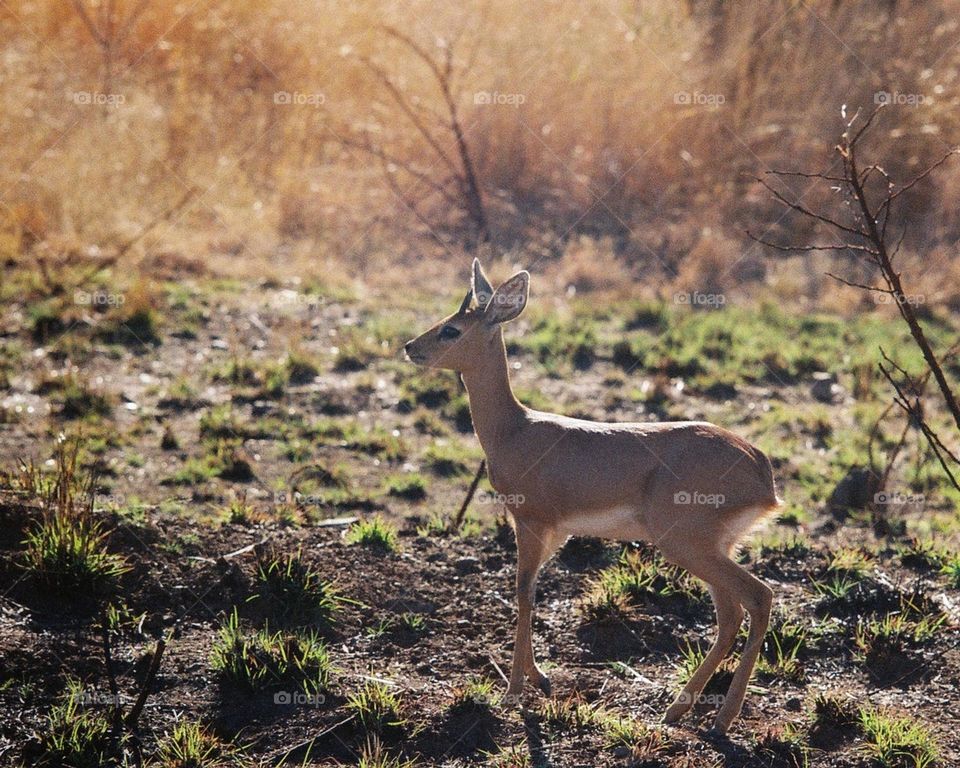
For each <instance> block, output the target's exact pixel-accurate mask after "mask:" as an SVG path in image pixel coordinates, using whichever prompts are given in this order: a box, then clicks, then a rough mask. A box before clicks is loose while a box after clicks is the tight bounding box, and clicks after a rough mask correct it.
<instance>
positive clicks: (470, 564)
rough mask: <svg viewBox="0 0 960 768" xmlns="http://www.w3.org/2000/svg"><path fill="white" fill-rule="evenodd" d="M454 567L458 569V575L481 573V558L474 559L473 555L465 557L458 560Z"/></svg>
mask: <svg viewBox="0 0 960 768" xmlns="http://www.w3.org/2000/svg"><path fill="white" fill-rule="evenodd" d="M454 566H455V567H456V569H457V573H479V572H480V560H479V558H476V557H473V556H472V555H465V556H463V557H460V558H457V562H456V563H454Z"/></svg>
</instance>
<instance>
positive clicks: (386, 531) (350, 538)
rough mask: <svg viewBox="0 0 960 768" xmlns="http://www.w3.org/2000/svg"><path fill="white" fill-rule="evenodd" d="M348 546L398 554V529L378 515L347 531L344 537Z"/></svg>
mask: <svg viewBox="0 0 960 768" xmlns="http://www.w3.org/2000/svg"><path fill="white" fill-rule="evenodd" d="M344 538H345V540H346V542H347V543H348V544H357V545H359V546H362V547H369V548H370V549H373V550H376V551H378V552H396V551H397V549H398V547H399V545H398V542H397V529H396V528H395V527H394V526H393V524H391V523H388V522H387V521H386V520H384V519H383V518H382V517H380V516H379V515H377V516H376V517H372V518H370V519H369V520H359V521H357V522H356V523H354V524H353V525H351V526H350V528H348V529H347V532H346V536H345V537H344Z"/></svg>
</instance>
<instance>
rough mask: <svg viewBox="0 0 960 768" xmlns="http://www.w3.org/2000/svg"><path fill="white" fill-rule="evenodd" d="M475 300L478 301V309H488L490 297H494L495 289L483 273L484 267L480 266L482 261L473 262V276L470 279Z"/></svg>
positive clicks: (475, 260)
mask: <svg viewBox="0 0 960 768" xmlns="http://www.w3.org/2000/svg"><path fill="white" fill-rule="evenodd" d="M470 285H471V290H472V291H473V298H475V299H476V300H477V307H479V308H480V309H486V307H487V304H489V303H490V297H491V296H493V287H492V286H491V285H490V281H489V280H487V276H486V275H485V274H484V273H483V267H481V266H480V259H474V260H473V275H472V277H471V279H470Z"/></svg>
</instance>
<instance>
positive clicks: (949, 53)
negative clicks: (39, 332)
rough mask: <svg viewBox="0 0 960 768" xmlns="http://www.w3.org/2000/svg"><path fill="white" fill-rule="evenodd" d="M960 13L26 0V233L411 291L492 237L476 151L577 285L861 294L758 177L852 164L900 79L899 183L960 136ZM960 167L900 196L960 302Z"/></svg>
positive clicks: (488, 176) (22, 141)
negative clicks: (408, 285)
mask: <svg viewBox="0 0 960 768" xmlns="http://www.w3.org/2000/svg"><path fill="white" fill-rule="evenodd" d="M958 11H960V3H957V2H952V1H951V0H914V1H912V2H910V1H906V0H901V1H899V2H898V1H897V0H887V1H886V2H882V3H877V2H868V1H867V0H862V1H861V0H850V1H849V2H843V3H841V2H837V1H836V0H810V2H804V3H797V2H787V1H786V0H773V1H772V2H744V3H722V2H719V0H687V2H673V1H672V0H669V1H668V0H651V1H649V2H626V1H613V2H604V3H599V4H596V5H592V6H591V7H589V8H587V7H584V6H582V5H580V4H570V3H563V2H546V3H544V4H542V6H538V7H536V8H533V7H527V6H523V5H521V4H517V3H513V2H507V1H506V0H486V1H484V2H470V3H467V4H462V5H461V4H456V5H447V4H436V3H429V2H420V1H415V2H406V3H393V2H380V1H378V0H363V2H356V3H350V4H344V3H336V2H324V1H323V0H316V1H315V2H310V3H304V2H299V1H297V2H294V0H271V2H266V1H265V0H249V1H247V2H241V1H240V0H213V1H211V2H199V3H183V2H170V1H169V0H160V1H158V2H141V1H140V0H100V2H98V3H90V2H80V3H75V2H51V0H10V2H6V3H4V4H3V5H2V6H0V23H2V26H3V29H4V46H3V56H2V58H0V71H2V78H0V107H2V110H0V126H2V133H3V137H4V140H3V142H2V147H0V191H2V194H0V200H2V203H0V225H2V230H3V237H2V246H0V248H2V251H0V253H2V256H3V258H4V259H6V260H7V261H8V262H9V261H16V260H24V259H30V258H35V257H36V256H37V255H38V254H39V255H40V256H42V257H43V258H45V259H47V260H50V261H52V262H53V263H56V261H57V260H58V259H59V260H70V259H73V260H77V259H83V258H91V259H97V258H100V257H103V256H105V255H109V254H110V253H112V252H113V253H115V252H117V251H119V250H122V251H123V254H124V257H125V258H129V259H131V260H132V261H133V262H134V263H136V264H137V266H138V268H139V269H142V270H144V271H147V272H156V273H159V274H161V275H163V274H166V275H178V274H179V275H182V274H188V273H191V272H197V273H199V272H205V271H212V272H214V273H216V272H217V271H218V270H220V271H223V270H227V269H229V271H230V272H231V274H237V270H241V272H246V273H250V274H255V275H265V274H266V275H271V274H275V273H290V272H294V273H302V274H310V275H322V274H326V275H328V276H329V275H344V274H346V275H349V276H350V277H351V278H359V279H360V280H361V281H362V282H365V283H382V284H383V285H384V286H386V287H389V286H391V285H395V284H397V283H400V282H403V281H404V280H407V279H409V275H410V270H411V269H413V270H416V269H421V270H423V274H430V275H436V274H437V272H436V270H437V269H441V270H442V269H444V268H450V269H451V272H452V271H453V270H455V271H457V272H461V271H462V267H463V264H464V261H465V256H461V254H463V251H464V250H465V248H466V247H467V246H469V245H471V244H472V243H473V242H475V240H476V237H475V235H476V233H475V232H472V231H471V230H472V229H475V227H474V224H475V221H472V220H471V211H470V210H469V206H468V205H463V204H461V203H462V201H463V199H464V198H463V182H464V176H465V168H464V165H463V162H462V161H463V160H464V159H468V160H469V163H470V166H471V167H470V171H469V174H471V175H472V176H473V177H474V179H473V182H475V188H476V191H477V193H478V195H479V199H480V200H481V202H482V205H483V208H484V213H485V217H486V222H485V223H486V227H487V229H488V230H489V236H490V246H487V247H491V248H492V249H493V252H494V253H496V254H503V253H506V254H508V256H509V258H510V259H511V260H512V261H514V262H516V263H523V264H530V263H532V262H536V263H537V265H538V267H537V269H538V270H539V271H541V272H546V273H547V274H548V275H551V276H552V277H553V279H554V280H555V282H554V283H553V284H554V285H555V286H556V287H557V288H558V289H568V288H569V287H570V286H573V287H575V288H577V289H579V290H589V289H597V288H601V289H606V288H612V289H618V288H621V287H622V288H626V289H628V290H630V291H632V292H636V291H637V290H638V285H640V286H644V287H646V288H649V287H650V286H663V285H671V286H673V285H678V286H680V287H681V288H686V289H691V288H698V289H700V290H706V291H711V290H712V291H726V292H731V291H733V292H734V293H735V292H736V291H738V290H745V291H748V292H749V291H752V290H754V289H759V286H761V285H763V286H765V289H770V290H773V291H775V292H776V293H777V294H778V295H779V296H782V297H786V298H788V299H792V300H796V301H798V302H803V303H806V302H811V303H819V304H828V305H829V308H831V309H843V310H846V311H849V310H850V309H851V308H856V307H857V306H859V305H860V304H861V303H862V302H869V301H870V297H869V296H866V297H864V296H862V295H860V294H859V293H857V292H855V291H851V290H848V289H844V288H842V287H839V286H836V285H834V284H833V283H832V281H830V280H829V279H828V278H825V277H824V276H823V272H824V271H825V269H827V268H829V267H830V261H831V260H828V259H827V256H826V255H825V254H806V255H804V256H803V257H802V258H797V259H791V260H789V262H788V263H787V264H786V265H785V264H783V262H782V260H777V261H776V262H774V260H772V259H771V258H770V254H769V253H764V249H763V247H762V246H760V245H758V244H756V243H754V242H752V241H750V240H749V239H748V238H747V237H746V235H745V231H746V230H747V229H750V230H751V231H756V232H758V233H762V234H765V235H766V237H768V238H770V239H773V240H776V239H779V238H782V239H784V240H788V239H792V240H797V239H801V240H803V239H805V238H807V237H809V236H811V235H812V234H813V233H812V232H810V231H809V228H810V225H809V224H807V223H804V222H800V221H797V220H796V219H795V218H793V217H791V216H785V210H784V208H783V207H782V206H781V205H780V204H779V203H777V202H776V201H775V200H773V199H772V198H771V197H770V196H769V195H768V194H767V193H766V192H765V191H764V190H763V189H762V188H760V186H759V185H758V184H757V183H756V181H755V179H756V177H758V176H761V175H762V174H763V173H764V172H765V171H767V170H769V169H782V168H788V169H804V170H808V171H809V170H824V171H825V170H828V169H829V168H830V167H831V164H832V163H834V162H835V160H836V158H835V156H834V154H833V152H832V148H833V144H834V142H835V140H836V136H837V134H838V133H839V131H840V130H841V128H842V125H843V122H844V121H842V120H841V108H842V106H843V105H846V112H847V114H848V115H850V114H852V113H853V112H854V111H855V110H856V109H857V108H865V109H872V108H873V106H874V104H875V103H876V102H877V101H878V100H883V99H887V100H888V101H890V108H889V109H888V110H886V114H885V115H884V117H883V120H882V121H881V125H880V126H879V129H878V130H876V131H874V132H873V134H872V136H871V137H870V141H869V146H868V149H869V153H870V154H871V155H872V156H873V159H874V160H876V161H878V162H881V163H882V164H883V166H884V167H885V169H886V170H887V171H888V173H890V174H891V176H892V177H893V178H894V179H898V180H905V179H907V178H909V177H910V176H911V175H912V174H913V173H915V172H917V171H919V170H920V169H922V168H923V167H925V166H926V165H927V164H929V163H930V162H932V161H934V160H936V159H937V158H938V157H940V156H941V155H942V154H943V153H944V152H945V150H946V149H947V148H949V147H950V146H953V145H955V144H956V137H957V128H958V121H960V110H958V109H957V106H958V99H960V92H958V63H960V46H957V45H956V42H957V27H958V18H960V15H958ZM432 65H437V66H438V67H439V71H438V72H435V71H433V70H431V66H432ZM447 65H449V70H447V69H445V67H446V66H447ZM451 115H454V116H455V117H456V126H454V127H455V128H456V129H457V130H451V120H450V118H451ZM461 138H462V141H463V145H462V146H459V147H458V144H457V141H458V139H461ZM450 177H453V178H452V179H451V178H450ZM776 183H778V184H780V185H781V186H780V189H781V190H782V191H783V193H784V194H785V195H786V196H787V197H788V198H790V199H791V200H800V199H802V200H803V201H804V204H807V205H810V206H816V205H818V204H825V205H827V206H831V205H840V204H841V201H840V200H839V199H837V200H831V199H830V195H831V190H830V189H829V188H827V187H824V186H822V185H816V184H814V183H813V181H812V180H811V179H807V178H803V177H796V178H794V179H792V180H790V181H789V187H788V186H787V183H785V182H783V181H778V182H776ZM958 190H960V164H956V163H954V164H952V165H950V164H948V165H947V166H945V167H944V168H942V169H940V171H939V172H938V173H936V174H935V175H933V176H931V177H929V178H928V179H925V180H924V182H923V183H921V184H918V185H917V186H916V187H915V188H914V189H912V190H911V193H910V194H909V196H908V197H907V199H905V201H904V203H905V205H904V208H903V210H902V217H903V218H904V219H905V220H909V221H910V225H911V226H910V229H909V230H908V233H907V239H906V242H905V249H906V251H905V255H904V257H903V258H904V262H903V263H904V268H905V269H906V270H908V271H909V270H910V265H914V266H920V268H919V269H916V268H915V269H913V272H914V273H915V274H916V280H917V281H919V283H920V284H916V283H914V285H913V289H914V290H915V291H917V292H927V293H929V294H930V295H931V296H933V297H935V298H936V299H937V300H939V301H942V302H946V303H947V305H948V306H951V308H954V309H956V308H960V289H958V288H957V286H960V280H958V279H957V277H960V275H958V268H957V267H956V260H955V259H954V258H952V248H953V243H954V242H955V241H956V239H957V237H958V230H960V215H958V208H957V206H956V199H957V192H958ZM145 227H149V228H150V229H149V232H148V233H146V234H144V228H145ZM140 235H143V236H140ZM134 240H135V242H133V243H131V241H134ZM836 258H839V259H843V258H846V257H845V256H842V255H839V256H836ZM871 303H872V302H871Z"/></svg>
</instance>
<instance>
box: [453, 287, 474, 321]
mask: <svg viewBox="0 0 960 768" xmlns="http://www.w3.org/2000/svg"><path fill="white" fill-rule="evenodd" d="M472 302H473V289H472V288H471V289H470V290H469V291H467V295H466V296H464V297H463V301H461V302H460V309H458V310H457V314H458V315H462V314H463V313H464V312H466V311H467V310H468V309H470V304H471V303H472Z"/></svg>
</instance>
